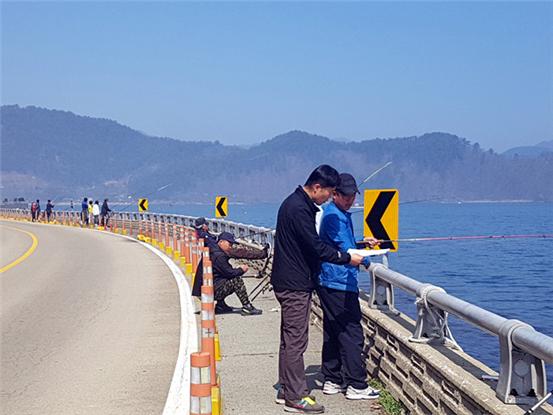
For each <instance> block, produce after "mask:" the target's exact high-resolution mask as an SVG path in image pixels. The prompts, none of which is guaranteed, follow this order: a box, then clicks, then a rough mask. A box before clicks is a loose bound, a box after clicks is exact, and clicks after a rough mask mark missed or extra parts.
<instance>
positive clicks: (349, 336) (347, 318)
mask: <svg viewBox="0 0 553 415" xmlns="http://www.w3.org/2000/svg"><path fill="white" fill-rule="evenodd" d="M357 193H359V189H358V188H357V183H356V182H355V179H354V177H353V176H352V175H351V174H348V173H342V174H340V184H339V185H338V186H337V187H336V190H335V191H334V195H333V201H332V202H331V203H329V204H328V205H327V206H326V207H325V209H324V213H323V217H322V221H321V228H320V233H319V234H320V237H321V239H322V240H323V241H324V242H326V243H328V244H331V245H333V246H334V247H336V248H337V249H341V250H346V251H347V250H348V249H356V248H363V247H364V245H363V246H357V243H356V240H355V236H354V234H353V223H352V220H351V213H349V212H348V210H349V209H350V208H351V206H352V205H353V203H354V202H355V196H356V194H357ZM366 242H368V245H370V246H371V247H373V246H374V245H375V244H376V243H377V242H378V241H377V240H376V239H374V238H366ZM363 263H364V265H365V266H368V265H369V262H368V257H366V258H365V261H364V262H363ZM358 274H359V270H358V268H357V267H356V266H351V265H347V264H345V265H337V264H332V263H329V262H323V263H322V265H321V273H320V274H319V286H318V287H317V294H318V296H319V299H320V301H321V307H322V309H323V333H324V336H323V352H322V358H323V359H322V360H323V362H322V367H321V371H322V374H323V376H324V385H323V393H324V394H326V395H334V394H338V393H344V392H345V393H346V398H347V399H376V398H378V397H379V392H378V390H375V389H372V388H371V387H370V386H369V385H368V384H367V372H366V370H365V364H364V359H363V356H362V353H363V345H364V340H365V339H364V336H363V328H362V327H361V308H360V306H359V289H358Z"/></svg>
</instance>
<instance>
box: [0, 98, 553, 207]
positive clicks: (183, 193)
mask: <svg viewBox="0 0 553 415" xmlns="http://www.w3.org/2000/svg"><path fill="white" fill-rule="evenodd" d="M1 139H2V141H1V157H0V162H1V165H0V170H1V178H2V189H1V190H2V197H3V198H4V197H8V198H10V199H11V198H14V197H20V196H23V197H25V198H27V200H28V199H31V198H35V197H40V198H43V199H44V198H55V199H56V200H60V199H63V198H72V199H74V200H78V199H80V198H81V197H82V196H85V195H86V196H93V197H94V198H98V199H100V198H103V197H104V196H107V197H110V198H112V199H118V200H124V199H127V198H128V196H129V195H130V196H131V197H133V198H135V197H144V196H148V197H150V198H152V199H158V200H171V201H189V202H212V201H213V199H214V197H215V196H216V195H226V196H228V197H229V200H230V201H231V202H233V201H235V202H236V201H241V202H275V201H280V200H282V198H283V197H285V196H286V195H287V194H289V193H290V192H291V191H292V190H293V189H294V188H295V186H297V185H298V184H302V183H303V182H304V181H305V179H306V177H307V175H308V174H309V173H310V171H311V170H312V169H313V168H314V167H316V166H317V165H319V164H323V163H327V164H330V165H332V166H334V167H336V168H337V169H338V170H339V171H347V172H350V173H351V174H353V175H354V176H355V177H357V178H358V180H359V181H362V180H363V179H364V178H365V177H367V176H368V175H369V174H370V173H371V172H373V171H375V170H376V169H378V168H379V167H381V166H382V165H384V164H385V163H387V162H389V161H391V162H392V163H391V164H390V166H389V167H387V168H386V169H384V170H382V172H380V173H379V174H378V175H376V176H375V177H374V178H372V179H371V180H370V181H369V182H368V183H367V186H368V187H370V188H398V189H399V190H400V194H401V197H402V200H404V201H406V200H423V199H432V200H537V201H553V186H552V185H551V183H550V180H551V178H553V141H546V142H543V143H540V144H539V145H537V146H535V147H537V148H538V149H537V150H536V151H534V150H528V149H527V148H526V150H524V151H522V150H520V149H519V150H516V149H512V151H511V150H509V151H507V152H505V153H503V154H497V153H495V152H494V151H492V150H484V149H482V148H481V147H480V146H479V144H478V143H471V142H470V141H468V140H467V139H465V138H461V137H458V136H456V135H453V134H448V133H443V132H432V133H428V134H424V135H422V136H412V137H402V138H388V139H381V138H377V139H371V140H364V141H358V142H348V141H343V140H340V141H337V140H331V139H329V138H327V137H323V136H319V135H315V134H310V133H307V132H304V131H290V132H287V133H285V134H281V135H278V136H276V137H273V138H271V139H269V140H266V141H263V142H262V143H260V144H258V145H254V146H251V147H247V148H244V147H240V146H229V145H223V144H221V143H219V142H217V141H215V142H211V141H183V140H175V139H172V138H168V137H152V136H148V135H146V134H144V133H141V132H139V131H136V130H133V129H132V128H129V127H127V126H124V125H121V124H119V123H117V122H115V121H113V120H109V119H102V118H92V117H86V116H80V115H76V114H73V113H71V112H66V111H58V110H50V109H44V108H38V107H33V106H29V107H20V106H17V105H5V106H2V107H1ZM168 183H171V186H169V187H167V188H166V189H165V190H163V191H160V192H159V193H157V194H156V189H158V188H160V187H163V186H164V185H166V184H168Z"/></svg>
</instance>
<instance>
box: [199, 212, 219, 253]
mask: <svg viewBox="0 0 553 415" xmlns="http://www.w3.org/2000/svg"><path fill="white" fill-rule="evenodd" d="M194 228H195V229H196V237H197V238H198V239H203V240H204V244H205V246H207V247H208V248H209V249H213V248H215V247H216V246H217V237H216V236H215V235H213V234H212V233H211V232H209V225H208V224H207V220H206V219H205V218H196V220H195V221H194Z"/></svg>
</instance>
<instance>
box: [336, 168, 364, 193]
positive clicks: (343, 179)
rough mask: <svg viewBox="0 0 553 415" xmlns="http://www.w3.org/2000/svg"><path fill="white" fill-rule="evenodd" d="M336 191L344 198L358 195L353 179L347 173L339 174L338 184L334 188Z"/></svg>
mask: <svg viewBox="0 0 553 415" xmlns="http://www.w3.org/2000/svg"><path fill="white" fill-rule="evenodd" d="M336 190H337V191H338V192H340V193H342V194H343V195H346V196H350V195H353V194H355V193H359V189H358V188H357V183H356V182H355V178H354V177H353V176H352V175H351V174H349V173H341V174H340V184H339V185H338V186H337V187H336Z"/></svg>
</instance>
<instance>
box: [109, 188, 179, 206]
mask: <svg viewBox="0 0 553 415" xmlns="http://www.w3.org/2000/svg"><path fill="white" fill-rule="evenodd" d="M172 184H173V183H168V184H166V185H164V186H161V187H160V188H158V189H156V190H154V191H152V192H150V193H147V194H146V197H145V198H144V199H146V198H148V197H150V196H152V195H154V194H156V193H157V192H161V191H162V190H165V189H167V188H168V187H169V186H171V185H172ZM130 198H131V197H130V196H129V199H130ZM131 206H133V204H132V203H129V204H128V205H127V206H125V207H124V208H123V209H120V210H117V211H115V212H114V213H123V212H124V211H126V210H127V209H129V208H130V207H131Z"/></svg>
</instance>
